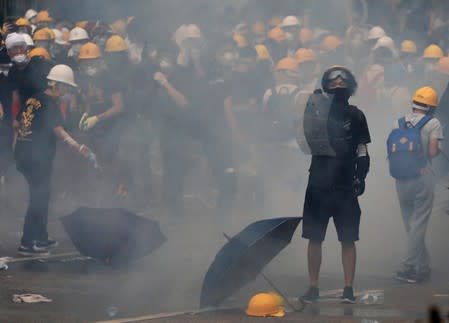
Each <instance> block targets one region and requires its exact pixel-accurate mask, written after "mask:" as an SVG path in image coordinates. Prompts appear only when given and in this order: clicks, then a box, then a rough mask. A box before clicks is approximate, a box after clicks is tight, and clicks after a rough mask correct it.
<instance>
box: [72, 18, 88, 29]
mask: <svg viewBox="0 0 449 323" xmlns="http://www.w3.org/2000/svg"><path fill="white" fill-rule="evenodd" d="M88 24H89V21H87V20H81V21H78V22H77V23H76V24H75V26H76V27H80V28H83V29H86V28H87V25H88Z"/></svg>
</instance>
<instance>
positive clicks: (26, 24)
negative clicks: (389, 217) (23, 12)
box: [16, 18, 31, 27]
mask: <svg viewBox="0 0 449 323" xmlns="http://www.w3.org/2000/svg"><path fill="white" fill-rule="evenodd" d="M16 25H17V26H18V27H31V23H30V21H29V20H28V19H26V18H19V19H17V20H16Z"/></svg>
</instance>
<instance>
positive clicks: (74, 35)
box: [69, 27, 89, 41]
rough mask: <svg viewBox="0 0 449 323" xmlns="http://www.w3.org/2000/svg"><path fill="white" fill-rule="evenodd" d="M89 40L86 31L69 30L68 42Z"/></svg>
mask: <svg viewBox="0 0 449 323" xmlns="http://www.w3.org/2000/svg"><path fill="white" fill-rule="evenodd" d="M85 39H89V35H88V34H87V31H86V30H85V29H83V28H81V27H75V28H73V29H72V30H70V34H69V41H75V40H85Z"/></svg>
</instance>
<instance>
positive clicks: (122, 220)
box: [61, 207, 165, 264]
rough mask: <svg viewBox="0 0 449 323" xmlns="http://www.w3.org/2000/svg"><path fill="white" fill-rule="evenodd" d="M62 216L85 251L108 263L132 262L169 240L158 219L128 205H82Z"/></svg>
mask: <svg viewBox="0 0 449 323" xmlns="http://www.w3.org/2000/svg"><path fill="white" fill-rule="evenodd" d="M61 220H62V224H63V225H64V229H65V230H66V231H67V233H68V234H69V236H70V239H71V240H72V242H73V244H74V245H75V247H76V248H77V249H78V251H79V252H80V253H81V254H83V255H85V256H89V257H92V258H97V259H100V260H102V261H104V262H105V263H111V264H118V263H125V262H130V261H132V260H135V259H137V258H140V257H143V256H145V255H147V254H149V253H150V252H152V251H153V250H154V249H156V248H158V247H159V246H161V245H162V244H163V243H164V242H165V237H164V235H163V234H162V232H161V231H160V228H159V224H158V223H157V222H156V221H153V220H150V219H147V218H143V217H140V216H137V215H135V214H133V213H131V212H129V211H127V210H124V209H95V208H87V207H82V208H79V209H77V210H76V211H75V212H73V213H71V214H69V215H67V216H65V217H63V218H62V219H61Z"/></svg>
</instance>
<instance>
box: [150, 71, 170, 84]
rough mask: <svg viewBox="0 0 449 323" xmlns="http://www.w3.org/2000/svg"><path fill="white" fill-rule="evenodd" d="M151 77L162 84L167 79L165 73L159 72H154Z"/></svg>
mask: <svg viewBox="0 0 449 323" xmlns="http://www.w3.org/2000/svg"><path fill="white" fill-rule="evenodd" d="M153 79H154V80H155V81H158V82H159V84H161V85H164V84H165V83H167V82H168V81H167V76H166V75H165V74H163V73H161V72H156V73H154V75H153Z"/></svg>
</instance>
